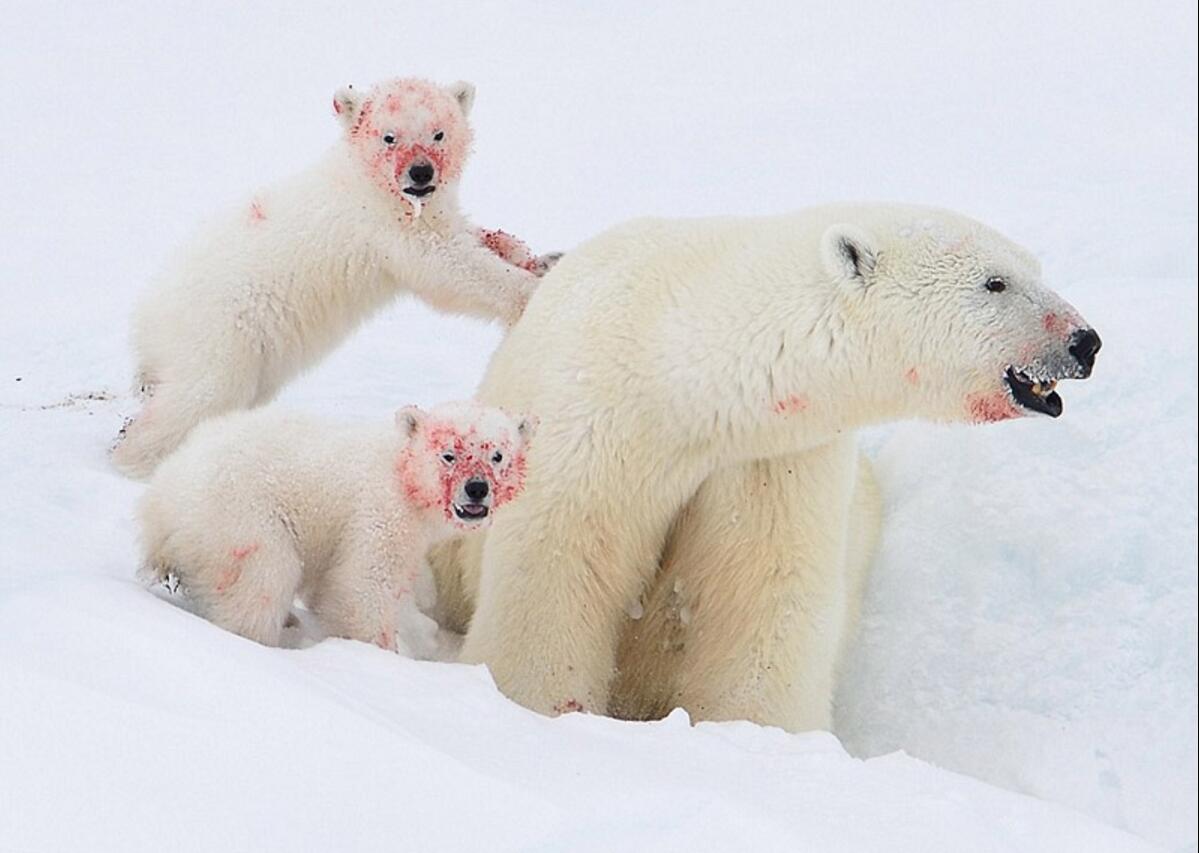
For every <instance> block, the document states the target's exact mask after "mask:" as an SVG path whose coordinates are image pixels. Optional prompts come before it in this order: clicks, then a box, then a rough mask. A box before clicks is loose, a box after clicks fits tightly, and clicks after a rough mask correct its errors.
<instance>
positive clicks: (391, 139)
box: [383, 133, 396, 145]
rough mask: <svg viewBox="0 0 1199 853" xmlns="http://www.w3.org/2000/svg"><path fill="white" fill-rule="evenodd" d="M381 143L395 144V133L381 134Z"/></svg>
mask: <svg viewBox="0 0 1199 853" xmlns="http://www.w3.org/2000/svg"><path fill="white" fill-rule="evenodd" d="M383 144H385V145H395V144H396V135H395V134H394V133H385V134H383Z"/></svg>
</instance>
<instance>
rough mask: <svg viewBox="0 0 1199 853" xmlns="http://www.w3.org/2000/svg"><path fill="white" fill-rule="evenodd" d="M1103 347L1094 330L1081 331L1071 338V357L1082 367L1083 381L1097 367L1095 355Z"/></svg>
mask: <svg viewBox="0 0 1199 853" xmlns="http://www.w3.org/2000/svg"><path fill="white" fill-rule="evenodd" d="M1101 346H1103V341H1101V340H1099V336H1098V335H1097V334H1095V330H1094V329H1079V330H1078V331H1077V332H1075V333H1074V334H1073V335H1071V336H1070V355H1072V356H1074V357H1075V358H1076V359H1078V363H1079V364H1081V365H1082V378H1083V379H1086V378H1087V377H1088V376H1090V375H1091V368H1093V367H1094V366H1095V353H1097V352H1099V348H1100V347H1101Z"/></svg>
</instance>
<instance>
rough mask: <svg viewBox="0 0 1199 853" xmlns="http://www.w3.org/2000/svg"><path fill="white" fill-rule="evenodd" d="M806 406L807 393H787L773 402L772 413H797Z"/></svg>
mask: <svg viewBox="0 0 1199 853" xmlns="http://www.w3.org/2000/svg"><path fill="white" fill-rule="evenodd" d="M807 408H808V398H807V395H805V394H789V395H787V396H786V397H784V398H783V399H782V400H779V401H777V402H776V403H775V404H774V413H775V414H776V415H797V414H799V413H800V412H802V411H804V410H806V409H807Z"/></svg>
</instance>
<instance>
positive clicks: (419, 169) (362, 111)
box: [333, 78, 475, 211]
mask: <svg viewBox="0 0 1199 853" xmlns="http://www.w3.org/2000/svg"><path fill="white" fill-rule="evenodd" d="M474 96H475V89H474V86H472V85H471V84H470V83H462V82H459V83H455V84H453V85H452V86H447V87H444V88H443V87H441V86H438V85H436V84H434V83H430V82H429V81H427V80H419V79H415V78H403V79H399V80H391V81H389V82H386V83H381V84H379V85H378V86H375V87H374V88H373V89H371V90H370V91H369V92H365V93H362V92H358V91H356V90H355V89H354V88H353V87H347V88H344V89H341V90H339V91H338V92H337V94H336V95H335V96H334V97H333V110H334V112H336V113H337V117H338V118H339V119H340V120H341V122H342V125H343V126H344V127H345V129H346V135H347V139H348V141H349V143H350V145H351V147H352V148H353V149H354V153H355V154H356V155H357V156H358V158H359V160H361V162H362V164H363V165H364V166H365V168H366V170H367V172H368V173H369V174H370V176H371V178H372V179H373V180H374V181H375V183H376V184H378V185H379V186H380V187H381V188H382V189H384V190H385V191H387V192H388V193H390V194H392V195H395V196H397V197H399V198H402V199H404V200H405V201H407V202H409V203H410V204H411V205H412V207H414V208H415V210H417V211H419V210H420V205H421V201H422V199H428V198H429V196H431V195H433V194H434V193H436V192H437V191H438V189H439V188H440V187H443V186H445V185H446V184H447V183H450V182H453V181H456V180H457V179H458V177H459V176H460V175H461V173H462V166H463V164H464V163H465V161H466V157H467V155H468V154H469V153H470V144H471V130H470V125H469V124H467V120H466V116H467V114H468V113H469V112H470V107H471V103H472V102H473V101H474Z"/></svg>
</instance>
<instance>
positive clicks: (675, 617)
mask: <svg viewBox="0 0 1199 853" xmlns="http://www.w3.org/2000/svg"><path fill="white" fill-rule="evenodd" d="M1098 348H1099V338H1098V336H1097V335H1096V334H1095V332H1094V331H1093V330H1091V329H1089V328H1088V327H1087V326H1086V324H1085V323H1084V321H1083V320H1082V318H1081V317H1080V316H1079V315H1078V313H1077V312H1076V311H1075V310H1074V309H1073V308H1072V307H1070V306H1069V305H1067V304H1066V303H1064V302H1063V301H1062V300H1061V299H1060V298H1058V297H1057V296H1056V295H1054V294H1053V293H1052V292H1050V291H1048V290H1046V289H1045V288H1043V287H1042V286H1041V284H1040V274H1039V268H1038V265H1037V263H1036V261H1035V260H1034V259H1033V258H1032V257H1031V256H1030V255H1029V254H1028V253H1027V252H1025V251H1023V250H1022V249H1020V248H1019V247H1018V246H1016V245H1014V244H1013V243H1011V242H1010V241H1008V240H1007V239H1005V238H1004V237H1002V236H1001V235H999V234H997V233H996V232H994V231H993V230H991V229H989V228H987V227H985V226H983V225H981V224H979V223H977V222H974V221H972V220H969V219H966V218H964V217H962V216H958V215H956V214H952V213H949V212H945V211H940V210H933V209H926V208H914V207H899V206H840V207H826V208H818V209H813V210H809V211H806V212H803V213H799V214H796V215H791V216H782V217H771V218H758V219H739V220H738V219H726V218H722V219H710V220H685V221H659V220H641V221H636V222H632V223H630V224H627V225H624V226H621V227H618V228H616V229H615V230H613V231H610V232H608V233H607V234H604V235H602V236H600V237H598V238H596V239H594V240H592V241H590V242H589V243H587V244H585V245H583V246H582V247H580V248H578V249H576V250H575V251H573V252H571V253H568V254H567V255H566V257H565V258H564V260H563V261H562V262H561V263H560V264H559V265H558V266H557V267H556V268H555V269H554V270H553V272H552V273H551V274H550V275H549V276H547V277H546V278H545V279H544V281H543V283H542V285H541V287H540V288H539V289H538V291H537V293H536V295H535V296H534V298H533V299H532V301H531V302H530V304H529V306H528V308H527V309H526V311H525V314H524V316H523V318H522V319H521V320H520V322H519V323H518V324H517V326H516V327H515V328H514V329H513V330H512V332H511V333H510V334H509V336H508V338H507V339H506V340H505V341H504V343H503V344H502V345H501V347H500V349H499V350H498V351H497V353H496V354H495V356H494V358H493V359H492V362H491V365H490V367H489V369H488V372H487V375H486V377H485V378H484V381H483V384H482V386H481V389H480V392H479V398H480V400H481V401H482V402H484V403H486V404H489V405H498V406H504V407H510V408H512V409H514V410H520V411H528V412H533V413H535V414H536V415H537V417H538V418H539V420H540V425H539V428H538V435H537V441H536V442H534V445H533V447H532V449H531V451H530V456H529V461H528V466H529V467H528V471H529V478H528V481H527V485H526V489H525V492H524V494H523V495H522V496H521V497H520V498H519V499H517V500H516V501H514V502H513V503H512V504H511V506H510V507H509V509H508V511H507V513H506V514H505V516H504V517H503V518H500V519H498V520H497V523H496V524H495V525H494V527H493V528H492V529H491V531H490V532H489V533H488V534H487V535H486V539H485V540H483V539H482V538H479V537H475V538H472V539H470V540H459V541H458V542H457V543H456V544H455V545H453V546H451V547H448V548H445V549H443V550H442V551H440V552H438V553H435V554H434V555H433V563H434V568H435V574H436V577H437V580H438V588H439V592H440V595H441V598H442V602H441V613H440V615H441V616H442V617H443V620H444V621H446V622H448V623H449V624H450V625H453V626H456V627H459V628H461V627H464V626H465V625H466V624H467V622H468V620H469V631H468V633H467V637H466V640H465V643H464V646H463V652H462V658H463V659H464V660H465V661H468V662H482V663H486V664H487V665H488V666H489V667H490V669H491V672H492V674H493V676H494V677H495V679H496V682H497V683H498V685H499V686H500V688H501V689H502V690H503V691H504V692H505V693H507V694H508V695H509V696H511V697H512V698H513V699H515V700H517V701H519V702H521V703H523V704H525V705H527V706H529V707H530V708H533V709H535V710H538V711H542V712H546V713H553V712H562V711H566V710H587V711H598V712H603V711H605V710H608V711H611V712H612V713H615V714H617V715H620V716H628V717H633V718H647V717H654V716H658V715H661V714H663V713H665V712H666V711H668V710H669V709H670V708H672V707H675V706H682V707H684V708H686V709H687V710H688V711H689V712H690V713H691V715H692V717H693V718H696V719H717V720H719V719H738V718H743V719H750V720H755V721H757V722H760V723H765V724H773V725H779V726H782V727H784V728H787V729H791V730H803V729H810V728H827V727H828V726H829V723H830V705H831V697H832V692H833V686H834V678H835V671H836V666H837V660H838V657H839V651H840V648H841V646H842V645H843V643H844V640H845V637H846V636H847V633H848V630H849V628H850V627H851V625H852V617H853V614H854V612H855V609H856V604H857V600H858V596H859V592H860V580H861V577H862V573H863V569H864V568H865V566H866V564H867V563H868V561H869V559H870V555H871V552H872V549H873V546H874V540H875V534H876V529H877V519H878V500H877V496H876V493H875V490H874V488H873V485H872V481H871V479H870V476H869V473H868V470H867V468H866V467H865V464H864V462H862V461H859V457H858V453H857V451H856V449H855V447H854V443H853V436H852V432H853V430H854V429H856V428H858V427H862V426H865V425H867V424H872V423H878V422H882V421H888V420H895V419H900V418H923V419H927V420H935V421H966V422H984V421H998V420H1005V419H1008V418H1014V417H1019V416H1021V415H1023V414H1025V413H1027V412H1030V411H1035V412H1041V413H1045V414H1049V415H1051V416H1057V415H1058V414H1060V412H1061V398H1060V397H1059V396H1058V395H1057V394H1056V392H1054V390H1053V385H1054V383H1055V380H1057V379H1060V378H1085V377H1086V376H1087V375H1089V373H1090V370H1091V367H1092V365H1093V363H1094V358H1095V353H1096V351H1097V350H1098ZM472 609H473V616H472V615H471V611H472Z"/></svg>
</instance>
